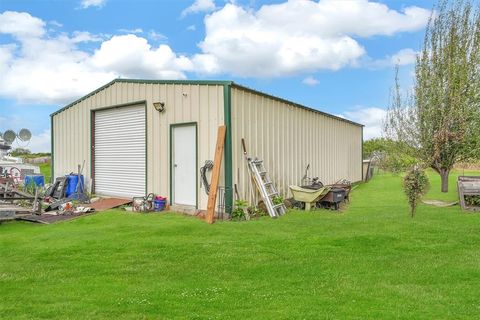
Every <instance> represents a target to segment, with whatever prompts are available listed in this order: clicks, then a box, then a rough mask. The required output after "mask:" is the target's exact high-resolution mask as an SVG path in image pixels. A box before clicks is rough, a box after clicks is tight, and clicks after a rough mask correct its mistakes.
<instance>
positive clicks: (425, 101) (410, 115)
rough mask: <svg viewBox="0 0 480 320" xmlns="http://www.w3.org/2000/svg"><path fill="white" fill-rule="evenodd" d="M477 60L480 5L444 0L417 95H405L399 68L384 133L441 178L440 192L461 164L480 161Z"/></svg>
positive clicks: (428, 39)
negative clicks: (405, 147) (452, 170)
mask: <svg viewBox="0 0 480 320" xmlns="http://www.w3.org/2000/svg"><path fill="white" fill-rule="evenodd" d="M479 59H480V6H477V7H476V8H474V7H473V5H472V3H471V2H470V1H453V3H452V2H451V1H449V0H442V1H441V2H440V3H439V6H438V8H437V10H436V12H435V16H432V18H431V19H430V21H429V23H428V27H427V30H426V34H425V39H424V43H423V48H422V52H421V53H420V54H419V56H418V57H417V61H416V65H415V84H414V89H413V94H408V93H402V91H401V89H400V85H399V81H398V67H397V76H396V77H395V87H394V90H393V99H392V102H391V106H390V108H389V110H388V112H387V118H386V121H385V128H386V130H385V131H386V134H387V136H389V137H390V138H392V139H395V140H399V141H403V142H405V143H406V145H409V146H410V147H412V148H413V149H414V150H415V153H416V156H418V157H419V158H420V159H421V160H422V162H423V163H424V165H425V166H428V167H431V168H432V169H433V170H435V171H436V172H437V173H438V174H439V175H440V176H441V180H442V185H441V190H442V192H448V176H449V174H450V171H451V169H452V168H453V165H454V164H455V163H456V162H457V161H465V160H469V159H472V158H478V157H479V147H480V125H479V123H480V121H479V119H480V116H479V114H480V60H479Z"/></svg>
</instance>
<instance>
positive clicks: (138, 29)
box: [118, 28, 143, 34]
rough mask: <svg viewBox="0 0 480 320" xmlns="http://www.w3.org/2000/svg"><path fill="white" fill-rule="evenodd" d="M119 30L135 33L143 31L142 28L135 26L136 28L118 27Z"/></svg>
mask: <svg viewBox="0 0 480 320" xmlns="http://www.w3.org/2000/svg"><path fill="white" fill-rule="evenodd" d="M118 31H120V32H122V33H135V34H138V33H143V29H142V28H135V29H118Z"/></svg>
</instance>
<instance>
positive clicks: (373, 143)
mask: <svg viewBox="0 0 480 320" xmlns="http://www.w3.org/2000/svg"><path fill="white" fill-rule="evenodd" d="M408 149H409V148H408V146H406V145H404V143H403V142H401V141H395V140H392V139H388V138H373V139H370V140H367V141H365V142H364V143H363V157H364V158H370V159H372V160H373V161H375V165H376V166H378V168H380V169H382V170H387V171H391V172H393V173H400V172H401V171H405V170H406V169H408V168H410V167H411V166H413V165H414V164H416V163H417V162H418V159H416V158H415V157H413V156H412V154H414V152H413V151H412V150H408ZM407 150H408V152H407Z"/></svg>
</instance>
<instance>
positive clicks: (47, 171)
mask: <svg viewBox="0 0 480 320" xmlns="http://www.w3.org/2000/svg"><path fill="white" fill-rule="evenodd" d="M38 166H39V167H40V172H41V173H42V174H43V175H44V176H45V183H49V182H50V177H51V176H52V166H51V163H50V162H47V163H41V164H39V165H38Z"/></svg>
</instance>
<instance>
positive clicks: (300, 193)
mask: <svg viewBox="0 0 480 320" xmlns="http://www.w3.org/2000/svg"><path fill="white" fill-rule="evenodd" d="M330 188H331V187H329V186H324V187H321V188H319V189H316V190H315V189H307V188H302V187H299V186H290V191H292V195H293V199H295V201H301V202H305V211H309V210H310V209H311V208H312V205H313V206H315V203H316V202H317V201H320V200H321V199H322V198H323V197H324V196H325V195H326V194H327V193H328V191H330Z"/></svg>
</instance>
